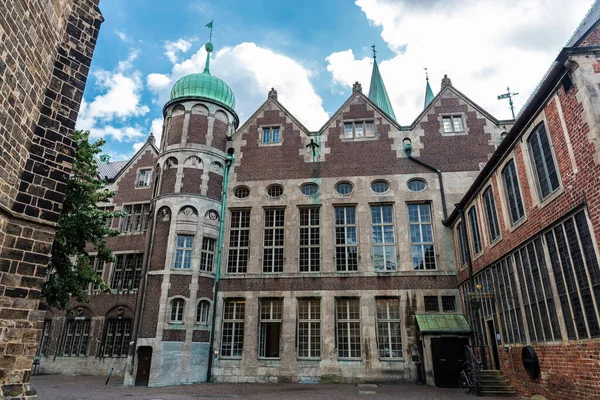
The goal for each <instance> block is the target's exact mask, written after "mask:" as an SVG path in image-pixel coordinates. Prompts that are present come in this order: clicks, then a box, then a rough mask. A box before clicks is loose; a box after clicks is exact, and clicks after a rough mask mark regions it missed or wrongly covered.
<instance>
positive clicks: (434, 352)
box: [431, 338, 469, 387]
mask: <svg viewBox="0 0 600 400" xmlns="http://www.w3.org/2000/svg"><path fill="white" fill-rule="evenodd" d="M468 344H469V339H467V338H437V339H431V357H432V359H433V376H434V378H435V386H439V387H457V386H458V374H459V372H460V370H459V366H460V365H461V364H462V363H463V362H464V361H465V346H466V345H468Z"/></svg>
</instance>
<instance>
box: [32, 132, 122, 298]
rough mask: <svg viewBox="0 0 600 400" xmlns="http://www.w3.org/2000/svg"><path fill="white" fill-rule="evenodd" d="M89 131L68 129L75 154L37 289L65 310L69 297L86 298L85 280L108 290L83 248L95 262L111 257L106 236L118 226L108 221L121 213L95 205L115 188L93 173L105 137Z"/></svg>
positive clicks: (96, 167) (106, 199)
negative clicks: (91, 251) (92, 253)
mask: <svg viewBox="0 0 600 400" xmlns="http://www.w3.org/2000/svg"><path fill="white" fill-rule="evenodd" d="M89 134H90V132H89V131H75V132H74V141H75V144H76V153H75V159H74V161H73V171H72V174H71V177H70V178H69V182H68V184H67V191H66V194H65V200H64V203H63V206H62V211H61V214H60V218H59V220H58V230H57V231H56V236H55V237H54V244H53V246H52V257H51V260H50V264H49V268H48V274H47V278H46V283H45V286H44V289H43V291H42V294H43V295H44V297H45V298H46V304H47V305H49V306H50V307H55V308H61V309H69V302H70V299H71V297H74V298H75V299H76V300H77V301H78V302H87V301H89V298H88V288H89V285H90V284H97V285H99V286H100V289H101V290H102V291H110V288H109V287H108V286H107V285H106V283H104V281H102V279H101V278H100V277H98V276H97V274H96V272H95V271H94V266H93V265H91V264H92V263H91V262H90V261H91V260H90V255H89V254H88V252H87V251H86V247H87V248H89V246H91V247H93V248H94V251H95V252H97V254H96V256H95V257H96V260H98V261H99V262H111V261H114V259H113V255H112V252H111V250H110V249H109V248H108V247H107V245H106V238H107V237H109V236H116V235H118V234H119V231H117V230H114V229H111V228H110V227H109V224H108V221H110V220H111V219H112V218H115V217H121V216H122V215H124V213H122V212H114V211H105V210H101V209H99V208H98V206H97V204H98V203H100V202H107V201H110V199H111V198H112V197H113V196H114V194H115V193H114V192H110V191H109V190H107V189H106V185H105V182H104V181H103V180H101V179H100V178H98V164H97V161H96V159H95V156H96V155H97V154H99V153H100V152H101V151H102V149H101V147H102V146H103V145H104V143H105V141H104V140H103V139H100V140H97V141H96V142H93V143H91V142H90V141H89Z"/></svg>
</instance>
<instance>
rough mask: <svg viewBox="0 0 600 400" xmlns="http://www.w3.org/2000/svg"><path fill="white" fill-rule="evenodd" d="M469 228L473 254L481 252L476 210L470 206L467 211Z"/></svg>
mask: <svg viewBox="0 0 600 400" xmlns="http://www.w3.org/2000/svg"><path fill="white" fill-rule="evenodd" d="M469 227H470V228H471V238H472V239H473V253H475V254H479V253H480V252H481V236H479V220H478V219H477V209H476V208H475V206H472V207H471V208H470V209H469Z"/></svg>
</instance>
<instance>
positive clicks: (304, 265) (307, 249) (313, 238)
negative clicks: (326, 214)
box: [298, 207, 321, 272]
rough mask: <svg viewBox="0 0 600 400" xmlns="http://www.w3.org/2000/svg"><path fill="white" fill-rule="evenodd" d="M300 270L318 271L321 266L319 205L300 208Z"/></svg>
mask: <svg viewBox="0 0 600 400" xmlns="http://www.w3.org/2000/svg"><path fill="white" fill-rule="evenodd" d="M299 212H300V243H299V245H300V255H299V258H298V263H299V269H300V272H319V270H320V268H321V235H320V227H319V223H320V221H319V212H320V209H319V207H310V208H301V209H300V211H299Z"/></svg>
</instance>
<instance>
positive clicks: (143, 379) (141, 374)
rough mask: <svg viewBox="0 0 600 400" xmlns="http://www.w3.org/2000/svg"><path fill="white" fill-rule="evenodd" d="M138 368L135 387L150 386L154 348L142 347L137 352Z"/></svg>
mask: <svg viewBox="0 0 600 400" xmlns="http://www.w3.org/2000/svg"><path fill="white" fill-rule="evenodd" d="M137 357H138V367H137V373H136V375H135V386H148V382H149V381H150V367H151V366H152V347H150V346H141V347H139V348H138V351H137Z"/></svg>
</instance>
